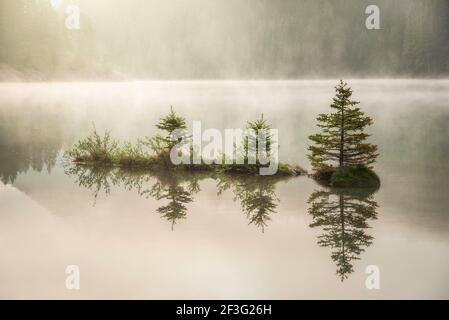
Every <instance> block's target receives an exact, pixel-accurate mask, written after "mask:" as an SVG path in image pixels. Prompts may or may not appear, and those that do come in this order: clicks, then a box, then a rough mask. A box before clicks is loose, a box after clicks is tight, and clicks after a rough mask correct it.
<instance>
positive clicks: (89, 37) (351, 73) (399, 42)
mask: <svg viewBox="0 0 449 320" xmlns="http://www.w3.org/2000/svg"><path fill="white" fill-rule="evenodd" d="M61 2H62V4H61V7H60V8H59V9H58V10H56V9H54V8H52V6H51V5H50V1H49V0H36V1H30V0H0V48H1V50H0V79H3V80H5V79H6V80H7V79H10V78H19V79H23V78H25V79H26V78H30V79H104V78H105V79H108V78H114V79H115V78H130V79H168V78H173V79H178V78H181V79H191V78H194V79H201V78H206V79H211V78H220V79H222V78H230V79H262V78H263V79H272V78H273V79H281V78H314V77H316V78H329V77H445V76H447V75H448V74H449V1H447V0H432V1H429V0H394V1H391V0H370V1H365V0H301V1H299V0H283V1H272V0H248V1H241V0H226V1H220V0H191V1H182V0H171V1H155V0H129V1H112V0H96V1H90V0H78V1H68V0H61ZM68 3H75V4H78V5H79V7H80V10H81V28H80V30H69V29H67V28H66V27H65V25H64V19H65V18H66V13H65V12H64V8H65V5H67V4H68ZM369 4H376V5H378V6H379V8H380V10H381V11H380V21H381V29H380V30H367V29H366V27H365V19H366V18H367V15H366V14H365V9H366V7H367V6H368V5H369Z"/></svg>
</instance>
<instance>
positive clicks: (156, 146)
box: [66, 80, 380, 188]
mask: <svg viewBox="0 0 449 320" xmlns="http://www.w3.org/2000/svg"><path fill="white" fill-rule="evenodd" d="M335 90H336V95H335V97H334V98H333V102H332V104H331V105H330V107H331V108H332V109H333V110H335V112H333V113H330V114H320V115H319V116H318V118H317V121H318V125H317V126H318V127H319V128H321V132H320V133H317V134H314V135H311V136H310V137H309V139H310V140H311V141H312V142H313V145H310V146H309V148H308V150H309V151H310V154H309V155H308V158H309V160H310V162H311V165H312V168H313V173H312V174H311V175H310V176H311V177H312V178H314V179H315V180H316V181H317V182H319V183H320V184H324V185H326V186H330V187H334V188H379V186H380V179H379V177H378V176H377V174H376V173H375V172H374V171H373V168H372V164H373V163H374V162H375V160H376V158H377V156H378V153H377V146H376V145H374V144H370V143H368V142H367V141H366V139H367V138H368V137H369V136H370V135H369V134H367V133H366V132H365V129H366V127H367V126H370V125H372V123H373V120H372V119H371V118H370V117H367V116H365V114H364V113H363V111H361V110H360V108H359V107H356V106H357V105H358V104H359V102H357V101H353V100H351V96H352V90H351V88H350V87H349V86H348V85H347V83H345V82H343V81H342V80H340V83H339V84H338V85H337V86H336V87H335ZM156 128H157V129H159V130H161V131H162V132H163V133H162V134H156V135H154V136H152V137H145V138H143V139H139V140H138V141H137V143H134V144H132V143H130V142H125V143H123V144H122V145H121V146H120V144H119V143H118V142H117V141H115V140H113V139H112V138H111V135H110V133H109V132H108V131H106V132H105V133H104V135H103V136H102V135H100V134H99V133H98V132H97V130H96V129H95V127H94V130H93V132H92V133H91V134H90V135H89V136H88V137H86V138H85V139H82V140H80V141H79V142H78V143H77V144H75V146H73V147H72V148H71V149H70V150H69V151H68V152H67V153H66V157H67V158H68V159H69V161H70V162H72V163H74V164H76V165H91V166H104V167H120V168H127V169H139V170H142V169H145V170H151V171H158V170H163V171H167V170H168V171H173V170H176V171H181V172H182V171H196V172H200V171H201V172H211V173H214V174H216V173H219V174H240V175H258V174H259V173H260V169H261V168H266V163H262V162H261V161H260V160H261V159H260V158H259V157H260V153H259V148H260V143H259V142H257V141H252V139H253V140H254V136H251V135H249V136H245V138H244V140H243V144H242V146H241V147H238V146H235V145H234V150H233V152H234V153H240V155H241V156H242V159H243V162H242V163H237V162H233V161H231V162H229V161H226V156H225V155H224V154H219V155H216V156H215V157H214V158H210V159H205V158H204V157H201V156H202V155H200V156H199V158H200V159H201V160H200V162H196V163H195V161H190V160H191V159H192V158H193V159H194V158H195V156H197V158H198V153H197V151H196V150H195V149H194V148H193V147H192V146H191V145H190V144H189V141H190V139H191V135H190V134H189V133H188V132H187V125H186V120H185V118H184V117H182V116H179V115H178V114H177V113H176V112H175V111H173V108H171V110H170V113H169V114H168V115H167V116H165V117H163V118H162V119H160V121H159V122H158V123H157V124H156ZM246 129H247V130H251V132H255V133H256V135H257V136H258V137H259V134H262V136H264V139H265V140H266V142H265V147H264V148H265V149H264V152H266V154H268V155H270V154H271V153H272V152H273V151H274V150H275V148H278V145H277V143H276V144H273V141H272V138H273V137H272V135H271V131H270V130H271V126H270V125H269V124H268V122H267V121H266V119H264V117H263V114H262V116H261V118H260V119H257V120H256V121H254V122H247V125H246ZM179 145H181V146H182V145H187V146H188V147H187V149H186V148H184V149H183V151H182V150H181V149H179V150H178V149H176V150H177V151H176V153H182V152H186V151H187V152H186V153H187V154H188V155H187V158H188V159H189V161H188V162H187V163H177V164H175V163H174V162H173V159H172V158H171V156H172V155H173V154H172V153H173V148H175V147H176V146H179ZM254 149H255V150H254ZM250 151H253V153H251V152H250ZM276 151H277V150H276ZM250 154H253V155H254V157H255V159H254V161H253V162H251V161H249V155H250ZM276 164H277V170H276V172H275V173H274V175H275V176H281V177H282V176H284V177H288V176H301V175H306V174H307V171H306V170H304V169H303V168H301V167H300V166H298V165H292V164H286V163H281V162H278V163H276Z"/></svg>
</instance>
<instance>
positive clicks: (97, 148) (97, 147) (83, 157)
mask: <svg viewBox="0 0 449 320" xmlns="http://www.w3.org/2000/svg"><path fill="white" fill-rule="evenodd" d="M119 151H120V150H119V149H118V144H117V142H116V141H114V140H112V139H111V135H110V133H109V132H108V131H105V133H104V135H103V136H101V135H100V134H99V133H98V132H97V130H96V129H95V127H94V130H93V132H92V133H91V134H90V135H89V136H88V137H87V138H85V139H82V140H80V141H79V142H78V143H77V144H75V146H74V147H73V148H72V149H70V150H69V151H68V153H67V155H68V157H69V158H70V159H72V160H73V161H75V162H84V163H103V164H104V163H108V164H112V163H113V162H114V160H115V159H116V158H117V156H118V155H119Z"/></svg>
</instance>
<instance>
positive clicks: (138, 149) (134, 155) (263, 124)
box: [66, 109, 306, 176]
mask: <svg viewBox="0 0 449 320" xmlns="http://www.w3.org/2000/svg"><path fill="white" fill-rule="evenodd" d="M156 127H157V128H159V129H161V130H164V131H166V132H167V135H165V136H163V135H161V134H156V135H155V136H153V137H146V138H144V139H139V140H138V142H137V144H132V143H130V142H126V143H124V145H123V147H119V146H118V143H117V142H116V141H112V139H111V138H110V134H109V132H106V133H105V134H104V136H100V135H99V134H98V133H97V131H96V129H95V128H94V130H93V132H92V133H91V134H90V135H89V136H88V137H87V138H85V139H83V140H81V141H79V142H78V143H77V144H76V145H75V146H74V147H72V148H71V149H70V150H69V151H68V152H67V153H66V155H67V158H68V159H69V160H70V161H73V162H75V163H84V164H93V165H103V166H120V167H143V168H149V169H155V170H156V169H164V170H183V171H211V172H216V173H240V174H247V175H258V174H259V169H260V167H261V164H260V163H258V162H256V164H249V163H248V157H246V158H245V157H244V164H235V163H234V164H225V161H223V164H216V163H213V164H205V163H201V164H179V165H174V164H173V163H172V162H171V159H170V150H171V148H172V147H173V146H174V145H175V144H178V143H179V142H180V141H176V139H173V138H174V136H176V138H178V139H180V140H181V142H188V139H190V137H189V135H188V134H187V132H186V124H185V119H184V118H183V117H180V116H178V115H177V114H176V113H175V112H174V111H173V109H171V111H170V114H169V115H167V116H166V117H164V118H162V119H161V120H160V122H159V123H158V124H157V125H156ZM247 128H248V129H251V130H254V131H255V132H256V133H260V132H261V131H262V137H265V139H266V149H267V150H268V153H269V152H270V151H271V136H270V133H269V130H270V126H269V124H268V123H267V121H266V120H265V119H263V115H262V116H261V118H260V119H258V120H256V121H254V122H248V126H247ZM252 138H254V137H251V136H250V137H248V139H247V140H246V141H244V148H246V150H248V148H250V146H251V145H252V143H250V142H249V139H252ZM253 145H254V146H255V147H256V150H255V151H256V154H257V151H258V148H259V145H258V142H257V141H254V143H253ZM191 152H194V150H193V148H191ZM236 152H242V150H239V151H237V150H236ZM245 155H246V152H245ZM267 156H269V154H268V155H267ZM223 157H224V156H223ZM304 173H306V171H305V170H304V169H302V168H301V167H299V166H291V165H288V164H284V163H280V164H278V171H277V173H276V175H278V176H292V175H293V176H296V175H301V174H304Z"/></svg>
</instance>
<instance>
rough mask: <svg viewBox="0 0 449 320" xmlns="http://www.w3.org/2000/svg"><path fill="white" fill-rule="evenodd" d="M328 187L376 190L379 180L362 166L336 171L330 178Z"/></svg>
mask: <svg viewBox="0 0 449 320" xmlns="http://www.w3.org/2000/svg"><path fill="white" fill-rule="evenodd" d="M330 181H331V182H330V185H331V186H332V187H336V188H348V187H351V188H378V187H379V186H380V179H379V177H378V176H377V174H376V173H374V172H373V171H372V170H370V169H369V168H367V167H364V166H358V167H356V168H341V169H337V170H336V171H335V172H334V173H333V174H332V176H331V179H330Z"/></svg>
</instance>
